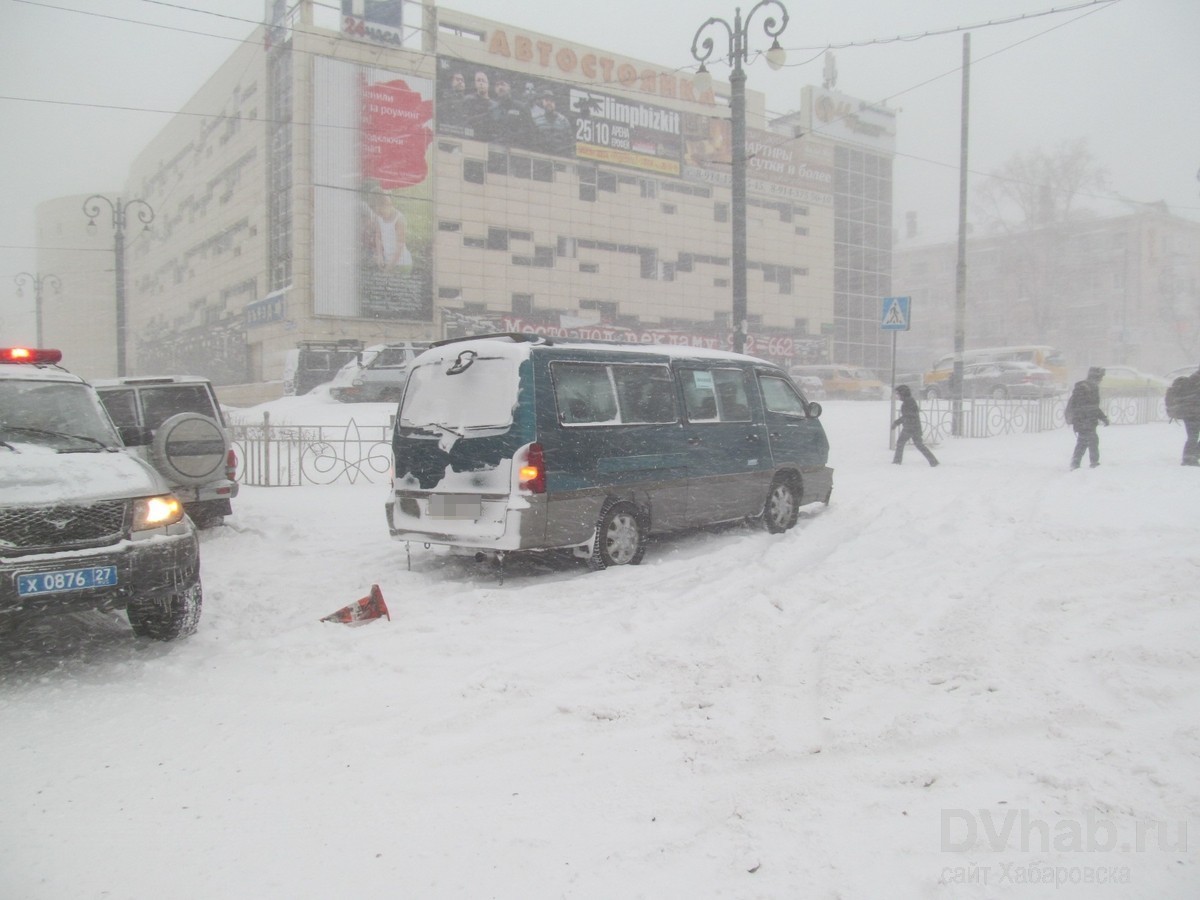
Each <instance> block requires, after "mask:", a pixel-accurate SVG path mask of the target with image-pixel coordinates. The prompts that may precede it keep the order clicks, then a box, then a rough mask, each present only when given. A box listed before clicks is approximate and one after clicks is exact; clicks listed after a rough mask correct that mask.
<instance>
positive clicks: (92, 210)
mask: <svg viewBox="0 0 1200 900" xmlns="http://www.w3.org/2000/svg"><path fill="white" fill-rule="evenodd" d="M101 200H103V201H104V202H105V203H107V204H108V208H109V209H110V210H111V211H112V225H113V253H114V254H116V283H117V375H118V377H123V376H124V375H125V330H126V328H125V225H126V222H127V217H128V215H129V212H130V210H131V209H133V208H137V209H136V211H137V218H138V221H139V222H141V223H142V226H143V230H144V231H149V230H150V223H151V222H153V221H154V208H153V207H151V206H150V204H149V203H147V202H146V201H145V200H130V201H128V202H126V203H122V202H121V198H120V197H118V198H117V199H116V200H115V201H113V200H109V199H108V198H107V197H105V196H104V195H103V194H93V195H92V196H90V197H88V198H87V199H86V200H84V201H83V214H84V215H85V216H87V217H88V226H87V227H88V233H89V234H95V232H96V216H98V215H100V213H101V211H102V209H103V207H101V205H100V202H99V201H101Z"/></svg>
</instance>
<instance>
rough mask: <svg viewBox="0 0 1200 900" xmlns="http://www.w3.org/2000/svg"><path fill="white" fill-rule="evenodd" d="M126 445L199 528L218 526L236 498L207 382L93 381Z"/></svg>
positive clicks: (184, 378)
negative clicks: (166, 486) (158, 476)
mask: <svg viewBox="0 0 1200 900" xmlns="http://www.w3.org/2000/svg"><path fill="white" fill-rule="evenodd" d="M92 383H93V385H94V386H95V388H96V391H97V393H99V395H100V400H101V401H102V402H103V403H104V406H105V408H106V409H107V410H108V414H109V415H110V416H111V417H112V420H113V423H114V424H115V425H116V426H117V431H118V432H119V433H120V435H121V439H122V440H123V441H124V442H125V446H126V447H128V448H129V449H130V450H131V451H132V452H134V453H136V454H137V455H138V456H140V457H141V458H142V459H144V460H145V461H146V462H148V463H150V464H151V465H152V466H154V467H155V468H156V469H158V471H159V473H160V474H161V475H162V476H163V478H165V479H166V480H167V484H169V485H170V486H171V489H172V490H173V491H174V492H175V494H176V495H177V496H178V497H179V498H180V499H181V500H182V501H183V505H184V508H185V509H186V510H187V513H188V515H189V516H191V517H192V521H193V522H195V523H196V525H198V526H199V527H201V528H208V527H211V526H214V525H220V524H221V522H222V521H223V519H224V517H225V516H228V515H230V514H232V512H233V505H232V502H231V501H232V500H233V498H234V497H236V496H237V493H238V484H237V480H236V478H237V453H236V452H235V451H234V449H233V446H232V444H231V443H230V440H229V435H228V432H227V431H226V423H225V416H224V413H223V412H222V410H221V406H220V404H219V403H218V402H217V394H216V391H214V390H213V386H212V384H211V382H209V380H208V379H207V378H199V377H196V376H191V375H180V376H161V377H136V378H133V377H130V378H114V379H104V380H97V381H94V382H92Z"/></svg>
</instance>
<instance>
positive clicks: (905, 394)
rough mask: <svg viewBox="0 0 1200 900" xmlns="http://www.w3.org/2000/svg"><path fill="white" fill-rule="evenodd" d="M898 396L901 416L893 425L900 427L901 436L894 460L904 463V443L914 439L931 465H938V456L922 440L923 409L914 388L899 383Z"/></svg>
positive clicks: (916, 445)
mask: <svg viewBox="0 0 1200 900" xmlns="http://www.w3.org/2000/svg"><path fill="white" fill-rule="evenodd" d="M896 396H897V397H899V398H900V418H898V419H897V420H896V421H895V422H893V423H892V427H893V428H897V427H898V428H899V429H900V436H899V437H898V438H896V455H895V456H894V457H892V462H893V463H895V464H896V465H900V464H901V463H903V461H904V445H905V444H907V443H908V442H909V441H912V443H913V446H914V447H916V448H917V449H918V450H920V451H921V455H922V456H924V457H925V458H926V459H927V460H929V465H931V466H936V465H937V464H938V461H937V457H935V456H934V455H933V453H932V452H931V451H930V449H929V448H928V447H926V446H925V442H924V441H923V440H921V409H920V407H918V406H917V401H916V400H914V399H913V395H912V389H911V388H910V387H909V386H908V385H907V384H901V385H897V386H896Z"/></svg>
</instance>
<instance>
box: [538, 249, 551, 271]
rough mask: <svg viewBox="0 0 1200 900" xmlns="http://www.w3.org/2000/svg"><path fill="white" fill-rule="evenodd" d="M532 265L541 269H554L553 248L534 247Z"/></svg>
mask: <svg viewBox="0 0 1200 900" xmlns="http://www.w3.org/2000/svg"><path fill="white" fill-rule="evenodd" d="M533 264H534V265H535V266H537V267H538V268H541V269H552V268H554V248H553V247H536V246H535V247H534V248H533Z"/></svg>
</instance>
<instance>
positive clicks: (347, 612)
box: [321, 584, 392, 625]
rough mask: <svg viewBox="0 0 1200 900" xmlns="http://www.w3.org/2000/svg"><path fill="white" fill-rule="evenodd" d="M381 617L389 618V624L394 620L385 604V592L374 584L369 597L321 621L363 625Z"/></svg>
mask: <svg viewBox="0 0 1200 900" xmlns="http://www.w3.org/2000/svg"><path fill="white" fill-rule="evenodd" d="M381 616H387V620H388V621H389V622H390V621H391V620H392V614H391V613H389V612H388V608H387V604H386V603H384V602H383V591H381V590H379V585H377V584H373V585H371V593H370V594H369V595H368V596H366V597H363V598H362V599H361V600H356V601H355V602H354V603H351V604H350V605H349V606H343V607H342V608H341V609H339V610H338V611H337V612H335V613H330V614H329V615H327V616H326V617H325V618H323V619H322V620H321V621H322V622H341V623H342V624H343V625H362V624H363V623H364V622H369V621H371V620H372V619H378V618H380V617H381Z"/></svg>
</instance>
